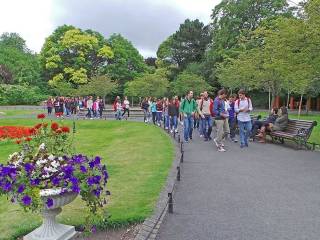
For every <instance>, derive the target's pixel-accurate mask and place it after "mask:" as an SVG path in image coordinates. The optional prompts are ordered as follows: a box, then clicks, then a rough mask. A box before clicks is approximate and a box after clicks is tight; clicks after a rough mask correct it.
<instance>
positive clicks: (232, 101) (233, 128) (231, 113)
mask: <svg viewBox="0 0 320 240" xmlns="http://www.w3.org/2000/svg"><path fill="white" fill-rule="evenodd" d="M236 99H237V95H236V94H232V95H231V96H230V97H229V101H228V104H229V108H228V112H229V128H230V139H231V141H233V142H235V143H236V142H238V140H237V139H236V138H235V137H236V113H235V110H234V104H235V101H236Z"/></svg>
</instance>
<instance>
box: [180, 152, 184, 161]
mask: <svg viewBox="0 0 320 240" xmlns="http://www.w3.org/2000/svg"><path fill="white" fill-rule="evenodd" d="M183 155H184V153H183V152H182V153H181V156H180V162H181V163H182V162H183Z"/></svg>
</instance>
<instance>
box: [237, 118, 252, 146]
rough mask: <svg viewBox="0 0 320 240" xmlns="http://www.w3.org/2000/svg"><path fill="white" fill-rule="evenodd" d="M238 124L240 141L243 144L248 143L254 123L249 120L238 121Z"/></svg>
mask: <svg viewBox="0 0 320 240" xmlns="http://www.w3.org/2000/svg"><path fill="white" fill-rule="evenodd" d="M238 125H239V130H240V143H241V145H248V137H249V135H250V132H251V128H252V123H251V121H248V122H241V121H238Z"/></svg>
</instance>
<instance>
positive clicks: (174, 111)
mask: <svg viewBox="0 0 320 240" xmlns="http://www.w3.org/2000/svg"><path fill="white" fill-rule="evenodd" d="M168 114H169V119H170V120H169V122H170V131H171V133H173V131H175V132H176V133H177V132H178V116H179V105H177V104H176V98H175V97H174V98H172V100H171V101H170V104H169V106H168Z"/></svg>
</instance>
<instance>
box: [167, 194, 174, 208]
mask: <svg viewBox="0 0 320 240" xmlns="http://www.w3.org/2000/svg"><path fill="white" fill-rule="evenodd" d="M168 198H169V199H168V210H169V213H173V199H172V193H168Z"/></svg>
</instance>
